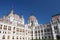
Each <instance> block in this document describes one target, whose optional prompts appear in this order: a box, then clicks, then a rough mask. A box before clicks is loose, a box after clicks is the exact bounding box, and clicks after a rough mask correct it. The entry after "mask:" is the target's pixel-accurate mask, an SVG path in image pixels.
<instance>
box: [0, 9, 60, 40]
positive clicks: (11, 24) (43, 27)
mask: <svg viewBox="0 0 60 40" xmlns="http://www.w3.org/2000/svg"><path fill="white" fill-rule="evenodd" d="M24 22H25V19H24V17H23V16H19V15H17V14H15V13H14V12H13V10H11V11H10V13H9V15H7V16H3V17H2V18H0V40H34V39H52V40H57V39H60V14H56V15H53V16H52V17H51V20H50V22H49V23H46V24H38V20H37V18H36V17H35V16H33V15H31V16H30V17H29V18H28V23H27V24H25V23H24Z"/></svg>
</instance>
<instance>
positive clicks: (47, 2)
mask: <svg viewBox="0 0 60 40" xmlns="http://www.w3.org/2000/svg"><path fill="white" fill-rule="evenodd" d="M12 5H13V6H12ZM11 9H13V10H14V13H16V14H18V15H24V18H25V23H27V21H28V17H29V16H30V15H31V13H33V15H34V16H36V18H37V19H38V22H39V23H40V24H44V23H48V22H49V21H50V20H51V16H52V15H55V14H60V0H0V18H1V17H3V16H4V15H8V14H9V12H10V11H11Z"/></svg>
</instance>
